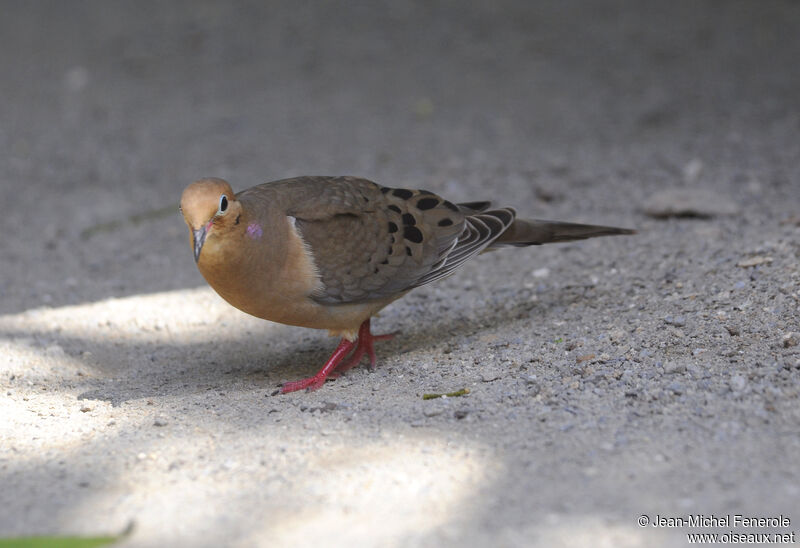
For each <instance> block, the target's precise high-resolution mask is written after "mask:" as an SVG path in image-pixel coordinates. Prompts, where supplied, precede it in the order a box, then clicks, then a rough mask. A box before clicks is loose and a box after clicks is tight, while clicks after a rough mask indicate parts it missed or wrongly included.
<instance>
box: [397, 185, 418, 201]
mask: <svg viewBox="0 0 800 548" xmlns="http://www.w3.org/2000/svg"><path fill="white" fill-rule="evenodd" d="M392 194H393V195H395V196H397V197H398V198H400V199H402V200H408V199H409V198H411V197H412V196H413V195H414V193H413V192H411V191H410V190H408V189H405V188H396V189H394V190H393V191H392Z"/></svg>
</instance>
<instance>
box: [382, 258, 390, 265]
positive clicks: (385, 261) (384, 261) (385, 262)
mask: <svg viewBox="0 0 800 548" xmlns="http://www.w3.org/2000/svg"><path fill="white" fill-rule="evenodd" d="M381 264H389V259H384V260H382V261H381Z"/></svg>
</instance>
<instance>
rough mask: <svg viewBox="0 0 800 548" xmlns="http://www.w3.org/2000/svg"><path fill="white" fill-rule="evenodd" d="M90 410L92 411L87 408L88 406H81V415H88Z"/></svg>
mask: <svg viewBox="0 0 800 548" xmlns="http://www.w3.org/2000/svg"><path fill="white" fill-rule="evenodd" d="M91 410H92V408H91V407H90V406H88V405H82V406H81V413H88V412H89V411H91Z"/></svg>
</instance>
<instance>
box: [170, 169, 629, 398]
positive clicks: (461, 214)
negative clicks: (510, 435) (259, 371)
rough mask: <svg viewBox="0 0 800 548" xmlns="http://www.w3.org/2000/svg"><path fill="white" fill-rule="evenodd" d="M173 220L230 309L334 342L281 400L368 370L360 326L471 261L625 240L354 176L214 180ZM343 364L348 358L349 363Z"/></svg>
mask: <svg viewBox="0 0 800 548" xmlns="http://www.w3.org/2000/svg"><path fill="white" fill-rule="evenodd" d="M181 211H182V213H183V217H184V219H185V220H186V224H187V225H189V228H190V229H191V233H192V247H193V250H194V258H195V261H196V262H197V267H198V268H199V270H200V273H201V274H202V275H203V277H204V278H205V279H206V281H207V282H208V284H209V285H210V286H211V287H212V288H213V289H214V290H215V291H216V292H217V293H219V295H220V296H221V297H222V298H223V299H225V300H226V301H228V302H229V303H230V304H232V305H233V306H235V307H236V308H238V309H240V310H243V311H244V312H247V313H248V314H252V315H253V316H256V317H258V318H264V319H266V320H271V321H274V322H280V323H284V324H289V325H297V326H302V327H311V328H316V329H327V330H328V331H329V333H330V334H331V335H332V336H338V337H341V339H342V340H341V342H340V343H339V346H338V347H337V348H336V350H335V351H334V353H333V355H332V356H331V357H330V359H328V361H327V362H326V363H325V365H324V366H323V367H322V369H320V370H319V372H318V373H317V374H316V375H314V376H313V377H309V378H307V379H302V380H299V381H295V382H288V383H285V384H284V385H283V386H282V389H281V391H282V392H283V393H286V392H293V391H295V390H301V389H304V388H308V389H310V390H315V389H317V388H319V387H320V386H322V384H323V383H324V382H325V379H326V378H328V377H329V376H331V374H332V373H334V375H333V376H336V375H337V374H338V373H340V372H342V371H345V370H347V369H349V368H351V367H353V366H354V365H357V364H358V363H359V361H360V360H361V358H362V357H363V356H364V354H367V355H368V356H369V360H370V365H371V367H374V366H375V350H374V348H373V343H374V341H376V340H382V339H386V338H389V337H391V335H373V334H372V333H371V332H370V318H371V317H372V316H373V315H375V314H376V313H377V312H378V311H379V310H380V309H382V308H383V307H385V306H386V305H388V304H389V303H391V302H392V301H394V300H395V299H399V298H400V297H402V296H403V295H405V294H406V293H408V292H409V291H411V290H412V289H414V288H415V287H419V286H421V285H425V284H428V283H430V282H433V281H436V280H439V279H441V278H444V277H445V276H449V275H450V274H452V273H453V272H454V271H455V270H456V269H457V268H458V267H460V266H461V265H462V264H463V263H464V262H465V261H467V260H468V259H470V258H472V257H474V256H475V255H478V254H479V253H482V252H485V251H490V250H494V249H497V248H501V247H524V246H529V245H539V244H545V243H550V242H568V241H572V240H581V239H584V238H591V237H594V236H609V235H615V234H633V233H634V232H633V231H632V230H628V229H624V228H614V227H607V226H593V225H584V224H575V223H562V222H554V221H542V220H528V219H517V218H516V213H515V211H514V209H512V208H510V207H502V208H497V209H493V208H491V203H490V202H471V203H463V204H457V205H456V204H453V203H451V202H449V201H447V200H445V199H444V198H441V197H439V196H437V195H436V194H434V193H432V192H428V191H427V190H408V189H404V188H388V187H384V186H380V185H378V184H376V183H373V182H371V181H368V180H366V179H360V178H357V177H296V178H292V179H284V180H281V181H275V182H271V183H264V184H261V185H258V186H255V187H253V188H249V189H247V190H244V191H242V192H239V193H238V194H234V192H233V189H232V188H231V186H230V184H228V182H227V181H225V180H223V179H217V178H207V179H201V180H199V181H195V182H194V183H192V184H190V185H189V186H188V187H186V189H185V190H184V191H183V195H182V196H181ZM348 354H349V358H348Z"/></svg>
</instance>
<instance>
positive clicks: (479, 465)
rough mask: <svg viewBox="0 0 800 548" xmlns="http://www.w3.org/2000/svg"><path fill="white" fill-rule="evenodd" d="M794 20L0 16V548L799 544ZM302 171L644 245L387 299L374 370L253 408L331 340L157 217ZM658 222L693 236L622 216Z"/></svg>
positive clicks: (387, 5)
mask: <svg viewBox="0 0 800 548" xmlns="http://www.w3.org/2000/svg"><path fill="white" fill-rule="evenodd" d="M798 28H800V4H798V3H797V2H789V1H786V2H779V1H767V0H764V1H760V2H746V1H743V2H735V1H731V2H713V1H695V2H661V1H652V2H638V1H636V2H634V1H631V2H622V1H600V2H591V3H589V2H586V3H581V2H567V3H565V2H560V1H551V2H491V3H489V2H487V3H480V2H477V3H474V4H467V3H465V2H436V3H429V2H418V3H406V2H382V3H377V2H365V3H360V4H358V5H356V4H355V3H347V4H343V5H340V4H337V3H327V2H307V3H305V2H286V3H263V2H252V3H224V4H223V3H200V2H187V3H175V2H172V3H166V2H113V3H112V2H105V1H103V2H99V1H98V2H29V3H23V2H9V3H6V4H5V5H4V10H3V16H2V18H0V71H2V86H0V120H2V124H0V147H1V148H2V151H3V161H2V162H0V185H2V186H1V187H0V188H2V195H3V199H2V204H3V208H2V215H0V230H2V234H3V237H2V238H0V257H2V259H0V269H1V270H2V276H1V277H0V298H1V300H0V509H1V510H0V536H12V535H26V534H34V533H36V534H55V533H58V534H102V533H109V532H112V533H113V532H116V531H120V530H122V529H123V528H124V527H125V526H126V525H127V524H129V523H131V522H133V523H134V525H135V528H134V531H133V534H132V535H131V536H130V537H129V538H127V539H126V540H125V541H124V542H123V544H124V546H129V547H134V546H136V547H139V546H142V547H144V546H148V547H149V546H179V547H181V546H187V547H188V546H192V547H194V546H322V545H327V546H437V547H438V546H456V545H458V546H488V545H492V546H548V547H549V546H615V547H619V546H622V547H628V546H630V547H633V546H664V547H672V546H684V545H686V543H687V537H686V534H687V533H689V532H709V531H712V529H704V528H702V527H677V528H667V527H652V526H647V527H640V526H639V523H638V520H639V518H640V516H641V515H647V516H649V517H650V518H651V519H655V518H656V516H662V517H680V516H683V517H686V516H689V515H696V514H703V515H707V516H708V515H715V516H725V515H731V516H733V515H735V514H742V515H744V516H777V515H781V514H782V515H783V516H786V517H788V518H789V519H790V522H791V524H790V525H789V526H781V527H777V528H776V527H773V528H760V529H745V528H742V527H735V526H734V525H733V524H731V526H729V527H727V528H726V527H722V528H720V529H718V530H719V531H720V532H726V531H734V532H777V533H787V534H788V533H791V532H792V531H795V530H796V529H798V528H800V510H798V508H800V506H799V505H798V498H800V470H799V466H798V454H800V345H798V338H800V334H798V333H800V314H799V313H798V308H799V307H800V243H799V242H800V217H799V216H800V139H799V138H798V137H799V136H800V68H798V67H799V65H798V61H797V60H798V58H800V33H798V32H797V29H798ZM299 174H354V175H361V176H365V177H368V178H371V179H373V180H376V181H379V182H382V183H384V184H387V185H390V186H409V187H422V188H428V189H430V190H433V191H435V192H437V193H440V194H443V195H445V196H446V197H448V198H450V199H451V200H453V201H456V200H478V199H486V198H490V199H493V200H495V201H496V202H497V203H499V204H502V205H513V206H515V207H516V208H517V209H518V210H519V212H520V213H521V214H524V215H527V216H536V217H542V218H557V219H564V220H574V221H583V222H595V223H605V224H616V225H620V226H630V227H636V228H638V229H639V230H640V231H641V232H640V234H639V235H637V236H635V237H624V238H603V239H598V240H592V241H587V242H582V243H575V244H569V245H561V246H545V247H541V248H535V249H520V250H511V251H506V252H503V253H497V254H493V255H491V256H486V257H480V258H478V259H476V260H475V261H473V262H471V263H470V264H468V265H466V266H465V267H464V268H463V269H462V270H461V271H460V272H459V273H458V274H457V275H455V276H453V277H452V278H449V279H448V280H445V281H443V282H441V283H438V284H436V285H432V286H429V287H424V288H421V289H419V290H416V291H414V292H412V293H411V294H410V295H409V296H408V297H407V298H405V299H403V300H402V301H399V302H397V303H395V304H394V305H392V306H391V307H390V308H388V309H386V310H385V311H384V313H383V314H382V315H381V317H380V318H378V319H377V320H376V322H375V325H376V330H377V331H398V332H400V333H401V334H400V336H398V337H396V338H395V339H394V340H392V341H390V342H386V343H383V344H381V345H380V347H379V350H378V353H379V357H380V365H379V367H378V368H377V370H375V371H374V372H369V371H367V370H366V369H364V368H359V369H356V370H353V371H352V372H350V373H348V374H347V375H346V376H345V377H343V378H341V379H339V380H336V381H335V382H329V383H327V384H326V385H325V386H324V387H323V388H322V389H321V390H319V391H317V392H314V393H299V394H291V395H287V396H272V395H271V394H272V393H273V391H274V389H275V386H276V385H277V384H278V383H280V382H282V381H286V380H292V379H296V378H300V377H303V376H308V375H310V374H312V373H314V372H315V371H316V369H317V368H318V366H319V365H320V364H321V363H322V362H323V361H324V359H325V358H326V357H327V355H328V353H329V352H331V351H332V349H333V347H334V346H335V341H333V340H330V339H328V338H327V336H326V335H325V333H323V332H317V331H312V330H304V329H299V328H291V327H286V326H281V325H275V324H270V323H268V322H264V321H261V320H257V319H255V318H250V317H248V316H246V315H244V314H243V313H240V312H239V311H237V310H235V309H232V308H231V307H229V306H228V305H226V304H225V303H224V302H222V301H221V300H220V299H219V298H218V297H217V296H216V295H214V294H213V293H212V292H211V291H210V290H209V289H208V288H207V287H206V286H205V284H204V282H203V280H202V278H201V277H200V275H199V274H198V273H197V271H196V269H195V266H194V263H193V261H192V256H191V250H190V247H189V243H188V238H189V236H188V232H187V230H186V228H185V226H183V224H182V220H181V218H180V216H179V215H178V212H177V202H178V198H179V196H180V192H181V190H182V189H183V187H184V186H185V185H186V184H187V183H188V182H190V181H191V180H193V179H196V178H198V177H200V176H205V175H216V176H223V177H226V178H227V179H229V180H230V181H231V182H232V183H233V185H234V187H235V188H244V187H247V186H250V185H252V184H256V183H259V182H262V181H266V180H271V179H278V178H282V177H286V176H291V175H299ZM665 190H668V191H669V192H670V193H671V194H668V195H666V196H660V195H659V194H660V193H662V192H663V191H665ZM659 200H660V201H659ZM676 201H683V202H684V205H682V206H679V209H681V210H685V209H690V210H693V211H695V212H699V213H701V214H702V216H701V217H696V216H695V217H681V218H667V219H660V218H656V217H653V216H652V215H649V214H646V213H645V209H646V208H648V207H650V208H652V209H654V212H656V213H657V212H658V211H665V210H668V209H669V208H670V207H678V205H676ZM462 388H468V389H469V390H470V393H469V394H468V395H466V396H463V397H452V398H446V399H434V400H423V399H422V396H423V394H426V393H434V392H451V391H455V390H460V389H462Z"/></svg>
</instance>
